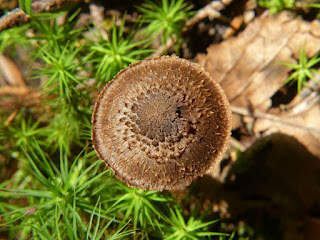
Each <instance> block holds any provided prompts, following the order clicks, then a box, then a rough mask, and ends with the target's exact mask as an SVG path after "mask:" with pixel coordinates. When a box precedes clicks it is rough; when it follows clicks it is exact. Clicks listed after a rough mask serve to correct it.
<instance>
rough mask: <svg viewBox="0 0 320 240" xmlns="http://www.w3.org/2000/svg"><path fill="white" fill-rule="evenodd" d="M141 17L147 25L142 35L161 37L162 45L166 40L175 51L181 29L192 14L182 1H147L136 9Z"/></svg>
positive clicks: (179, 43) (179, 41) (189, 7)
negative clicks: (171, 43) (170, 42)
mask: <svg viewBox="0 0 320 240" xmlns="http://www.w3.org/2000/svg"><path fill="white" fill-rule="evenodd" d="M137 8H138V10H139V11H140V12H142V13H143V14H144V15H143V21H144V22H146V23H148V25H147V27H146V29H145V31H144V33H145V34H147V35H148V36H150V35H153V37H158V36H159V35H161V43H162V45H164V46H165V45H166V42H167V40H168V39H171V40H172V42H173V43H174V44H175V48H176V51H178V50H179V48H180V45H181V42H182V39H181V37H182V29H183V27H184V24H185V22H186V21H187V19H188V18H189V17H190V16H191V15H192V14H193V13H192V12H190V10H191V8H192V6H188V4H187V3H185V2H184V0H172V1H168V0H162V4H161V5H159V3H158V2H153V1H147V2H146V3H145V4H142V7H139V6H138V7H137Z"/></svg>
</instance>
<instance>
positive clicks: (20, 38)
mask: <svg viewBox="0 0 320 240" xmlns="http://www.w3.org/2000/svg"><path fill="white" fill-rule="evenodd" d="M28 27H29V24H26V25H24V26H21V27H15V28H10V29H7V30H4V31H0V54H3V53H4V52H5V50H9V49H12V50H13V51H14V52H15V48H16V46H17V45H20V46H25V45H28V44H29V41H28V39H27V37H26V35H25V31H26V29H27V28H28Z"/></svg>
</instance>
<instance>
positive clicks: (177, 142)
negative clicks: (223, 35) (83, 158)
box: [92, 56, 231, 191]
mask: <svg viewBox="0 0 320 240" xmlns="http://www.w3.org/2000/svg"><path fill="white" fill-rule="evenodd" d="M92 123H93V126H92V139H93V144H94V148H95V150H96V152H97V154H98V155H99V157H100V159H102V160H103V161H104V162H105V163H106V164H107V165H108V166H109V167H110V168H111V169H112V170H113V171H114V173H115V175H116V176H117V177H119V178H121V179H123V180H124V181H126V182H127V183H128V185H130V186H135V187H139V188H143V189H149V190H157V191H162V190H172V189H179V188H181V187H184V186H188V185H189V184H190V183H191V182H192V181H193V180H194V179H196V178H197V177H199V176H202V175H203V174H204V173H206V172H207V171H208V170H209V168H210V167H211V166H212V165H213V164H214V163H216V162H217V161H218V160H220V159H221V158H222V155H223V153H224V151H225V150H226V148H227V147H228V142H229V136H230V132H231V112H230V108H229V103H228V101H227V98H226V96H225V94H224V92H223V90H222V89H221V87H220V86H219V84H218V83H216V82H215V81H214V80H213V79H212V77H211V76H210V75H209V73H207V72H205V70H204V69H203V68H201V67H200V66H199V65H198V64H196V63H191V62H189V61H187V60H184V59H180V58H178V57H168V56H165V57H158V58H149V59H146V60H143V61H139V62H137V63H134V64H132V65H130V66H129V67H127V68H126V69H124V70H122V71H120V72H119V73H118V74H117V75H116V76H115V77H114V79H113V80H112V81H111V82H109V83H108V84H107V85H106V86H105V88H104V90H103V91H102V92H101V93H100V96H99V99H98V101H97V103H96V106H95V110H94V113H93V120H92Z"/></svg>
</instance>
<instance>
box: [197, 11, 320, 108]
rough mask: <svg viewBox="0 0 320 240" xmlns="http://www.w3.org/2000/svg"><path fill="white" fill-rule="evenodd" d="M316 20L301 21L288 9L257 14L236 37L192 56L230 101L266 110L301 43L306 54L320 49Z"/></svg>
mask: <svg viewBox="0 0 320 240" xmlns="http://www.w3.org/2000/svg"><path fill="white" fill-rule="evenodd" d="M319 29H320V23H319V22H317V21H314V22H312V23H309V22H306V21H303V20H301V19H299V18H296V17H294V16H293V15H292V14H290V13H289V12H282V13H280V14H279V15H276V16H266V17H263V16H262V17H260V18H257V19H256V20H255V21H253V22H252V23H251V24H249V25H248V26H247V28H246V29H245V30H244V31H243V32H242V33H241V34H239V35H238V36H237V37H234V38H230V39H228V40H226V41H223V42H222V43H221V44H214V45H211V46H210V47H209V48H208V50H207V51H208V54H207V55H204V54H198V55H197V57H196V60H197V62H198V63H200V64H201V65H202V66H203V67H204V68H205V69H206V70H207V71H209V72H210V73H211V74H212V76H213V77H214V79H215V80H216V81H218V82H219V83H220V85H221V86H222V88H223V89H224V91H225V93H226V95H227V97H228V99H229V101H230V103H231V104H232V105H236V106H240V107H247V103H248V101H249V102H251V104H252V105H253V108H254V109H259V110H261V111H266V110H267V109H268V108H269V107H270V106H271V100H270V98H271V96H272V95H273V94H274V93H275V92H276V91H277V90H278V89H279V88H280V87H281V86H282V85H283V83H284V81H285V79H286V78H287V77H288V72H289V71H290V69H289V68H288V67H286V66H283V65H281V64H280V63H279V62H280V61H284V62H296V60H295V58H297V56H298V54H299V48H300V47H303V45H304V44H305V47H306V53H307V56H308V57H311V56H313V55H314V54H315V53H317V52H318V51H319V50H320V30H319Z"/></svg>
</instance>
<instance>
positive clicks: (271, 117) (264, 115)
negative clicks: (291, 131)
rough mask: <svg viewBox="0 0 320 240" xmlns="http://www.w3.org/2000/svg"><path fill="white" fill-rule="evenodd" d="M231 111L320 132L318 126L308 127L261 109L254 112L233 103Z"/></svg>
mask: <svg viewBox="0 0 320 240" xmlns="http://www.w3.org/2000/svg"><path fill="white" fill-rule="evenodd" d="M231 111H232V112H233V113H235V114H239V115H243V116H250V117H254V118H256V119H258V118H262V119H267V120H270V121H274V122H280V123H282V124H284V125H290V126H293V127H296V128H301V129H306V130H308V131H312V132H317V133H318V134H320V131H319V130H318V129H316V128H312V127H307V126H305V125H301V124H297V123H294V122H292V121H290V120H289V119H284V118H280V117H277V116H275V115H272V114H268V113H263V112H259V111H255V112H254V113H253V114H252V113H251V112H250V111H249V110H248V109H246V108H244V107H237V106H233V105H231Z"/></svg>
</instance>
